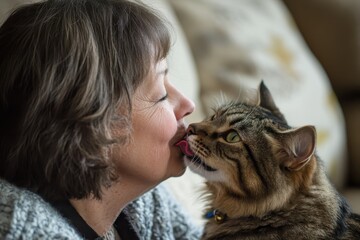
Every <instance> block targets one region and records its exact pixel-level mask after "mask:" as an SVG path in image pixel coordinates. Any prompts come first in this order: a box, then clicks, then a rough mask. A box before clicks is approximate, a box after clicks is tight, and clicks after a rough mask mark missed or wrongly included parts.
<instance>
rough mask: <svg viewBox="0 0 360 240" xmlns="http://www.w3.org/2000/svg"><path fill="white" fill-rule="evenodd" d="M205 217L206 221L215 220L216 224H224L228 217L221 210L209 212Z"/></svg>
mask: <svg viewBox="0 0 360 240" xmlns="http://www.w3.org/2000/svg"><path fill="white" fill-rule="evenodd" d="M204 217H205V218H206V219H211V218H214V220H215V222H216V223H223V222H224V221H225V220H226V218H227V215H226V214H225V213H222V212H220V211H219V210H217V209H215V210H212V211H209V212H207V213H206V214H205V216H204Z"/></svg>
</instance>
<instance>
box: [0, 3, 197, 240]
mask: <svg viewBox="0 0 360 240" xmlns="http://www.w3.org/2000/svg"><path fill="white" fill-rule="evenodd" d="M169 47H170V37H169V33H168V30H167V28H166V25H165V23H164V21H163V20H162V19H161V18H160V17H159V16H157V15H156V14H155V13H154V12H153V11H152V10H150V9H148V8H147V7H145V6H143V5H141V4H136V3H132V2H128V1H125V0H121V1H115V0H53V1H51V0H50V1H46V2H41V3H36V4H31V5H26V6H23V7H21V8H19V9H17V10H16V11H15V12H14V13H13V14H12V15H11V16H10V17H9V18H8V19H7V20H6V21H5V23H4V24H3V25H2V26H1V28H0V56H1V59H0V73H1V74H0V116H1V120H0V121H1V124H0V131H1V133H0V192H1V193H2V194H1V196H0V203H1V204H0V219H1V220H0V238H9V239H13V238H15V239H16V238H22V239H29V238H49V239H54V238H58V239H63V238H67V239H76V238H77V237H79V238H80V237H82V238H86V239H96V238H103V239H196V238H198V237H199V236H200V231H199V229H197V228H195V227H194V226H193V225H192V223H191V222H190V221H188V219H187V217H186V215H185V214H184V213H183V211H182V210H181V208H180V207H179V205H177V204H176V202H175V201H174V200H173V199H172V198H171V197H170V196H169V194H168V193H167V192H166V190H165V189H164V187H162V186H158V187H156V186H157V185H158V184H159V183H161V182H162V181H163V180H165V179H167V178H169V177H173V176H180V175H182V174H183V173H184V171H185V166H184V163H183V159H182V158H183V155H182V153H181V152H180V150H179V149H178V148H177V147H175V146H174V144H175V143H176V142H178V141H179V140H181V139H182V137H183V136H184V134H185V128H186V125H185V123H184V117H185V116H186V115H188V114H190V113H191V112H192V111H193V110H194V104H193V103H192V102H191V101H190V100H189V99H187V98H186V97H184V96H183V95H182V94H181V93H180V92H178V90H177V89H176V88H175V87H174V86H173V85H171V83H170V81H169V79H168V76H167V71H168V70H167V63H166V59H165V58H166V56H167V54H168V51H169ZM150 190H151V191H150Z"/></svg>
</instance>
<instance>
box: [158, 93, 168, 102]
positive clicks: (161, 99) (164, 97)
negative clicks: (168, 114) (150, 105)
mask: <svg viewBox="0 0 360 240" xmlns="http://www.w3.org/2000/svg"><path fill="white" fill-rule="evenodd" d="M167 98H168V94H167V93H166V95H165V96H163V97H162V98H160V99H159V102H161V101H164V100H166V99H167Z"/></svg>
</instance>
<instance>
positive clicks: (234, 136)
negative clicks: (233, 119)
mask: <svg viewBox="0 0 360 240" xmlns="http://www.w3.org/2000/svg"><path fill="white" fill-rule="evenodd" d="M225 141H227V142H228V143H235V142H239V141H240V136H239V134H238V133H237V132H236V131H231V132H229V133H228V134H226V136H225Z"/></svg>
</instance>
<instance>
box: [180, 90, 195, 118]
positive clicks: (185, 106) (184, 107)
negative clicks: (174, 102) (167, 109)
mask: <svg viewBox="0 0 360 240" xmlns="http://www.w3.org/2000/svg"><path fill="white" fill-rule="evenodd" d="M179 94H180V96H179V100H180V101H179V103H178V106H177V109H176V118H177V119H181V118H184V117H186V116H187V115H189V114H191V113H192V112H193V111H194V110H195V104H194V102H193V101H192V100H190V99H189V98H187V97H185V96H184V95H182V94H181V93H179Z"/></svg>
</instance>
